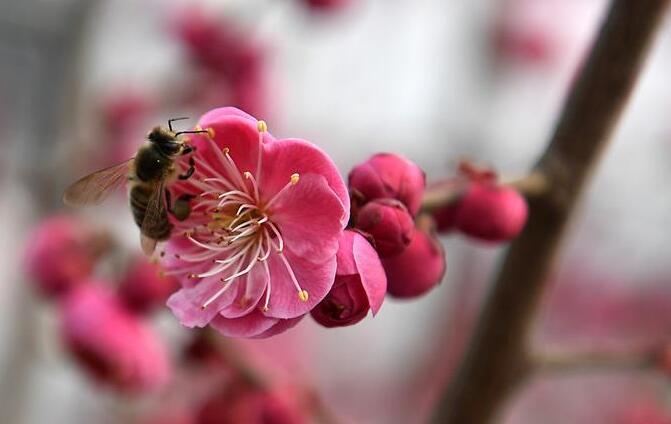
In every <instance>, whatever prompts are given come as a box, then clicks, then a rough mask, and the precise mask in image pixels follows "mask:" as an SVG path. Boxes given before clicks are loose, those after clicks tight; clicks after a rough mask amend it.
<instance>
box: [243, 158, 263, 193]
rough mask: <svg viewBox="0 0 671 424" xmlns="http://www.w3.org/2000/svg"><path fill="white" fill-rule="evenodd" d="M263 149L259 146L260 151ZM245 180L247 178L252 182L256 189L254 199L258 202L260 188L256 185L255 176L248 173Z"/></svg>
mask: <svg viewBox="0 0 671 424" xmlns="http://www.w3.org/2000/svg"><path fill="white" fill-rule="evenodd" d="M260 148H261V147H260V146H259V149H260ZM245 178H247V179H248V180H249V181H251V182H252V188H253V189H254V199H255V201H256V202H258V200H259V186H258V185H257V184H256V180H255V179H254V176H253V175H252V173H251V172H249V171H246V172H245Z"/></svg>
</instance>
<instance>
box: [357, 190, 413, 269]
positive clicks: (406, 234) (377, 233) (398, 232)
mask: <svg viewBox="0 0 671 424" xmlns="http://www.w3.org/2000/svg"><path fill="white" fill-rule="evenodd" d="M356 226H357V228H358V229H360V230H361V231H365V232H366V233H368V234H370V235H371V236H372V237H373V240H375V250H377V253H379V254H380V257H382V258H384V257H387V256H393V255H398V254H399V253H401V252H403V250H404V249H405V248H406V247H407V246H408V244H410V240H411V239H412V233H413V229H414V228H415V224H414V222H413V220H412V216H410V214H409V213H408V210H407V209H406V208H405V206H404V205H403V203H401V202H399V201H398V200H394V199H377V200H373V201H372V202H370V203H367V204H366V206H364V207H363V208H362V209H361V211H359V217H358V218H357V225H356Z"/></svg>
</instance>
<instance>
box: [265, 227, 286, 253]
mask: <svg viewBox="0 0 671 424" xmlns="http://www.w3.org/2000/svg"><path fill="white" fill-rule="evenodd" d="M268 226H269V227H270V229H271V230H273V233H275V237H277V241H278V243H279V246H278V247H277V252H278V253H282V251H283V250H284V239H283V238H282V235H281V234H280V230H278V229H277V227H276V226H275V224H273V223H272V222H268Z"/></svg>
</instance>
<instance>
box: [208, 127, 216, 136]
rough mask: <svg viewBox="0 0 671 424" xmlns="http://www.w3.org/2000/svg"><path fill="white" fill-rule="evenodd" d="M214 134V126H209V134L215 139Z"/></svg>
mask: <svg viewBox="0 0 671 424" xmlns="http://www.w3.org/2000/svg"><path fill="white" fill-rule="evenodd" d="M214 134H215V132H214V128H212V127H209V128H208V129H207V135H208V136H209V137H210V138H211V139H214Z"/></svg>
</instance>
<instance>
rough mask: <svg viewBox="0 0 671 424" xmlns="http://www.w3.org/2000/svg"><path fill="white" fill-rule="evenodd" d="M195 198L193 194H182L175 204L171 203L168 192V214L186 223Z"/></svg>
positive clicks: (167, 192)
mask: <svg viewBox="0 0 671 424" xmlns="http://www.w3.org/2000/svg"><path fill="white" fill-rule="evenodd" d="M194 197H195V196H194V195H192V194H182V195H181V196H179V197H178V198H177V200H175V203H174V204H172V203H171V202H170V192H169V191H167V190H166V199H167V200H168V212H170V213H171V214H172V216H174V217H175V218H177V220H178V221H184V220H185V219H186V218H188V217H189V215H190V214H191V204H190V202H191V199H193V198H194Z"/></svg>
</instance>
